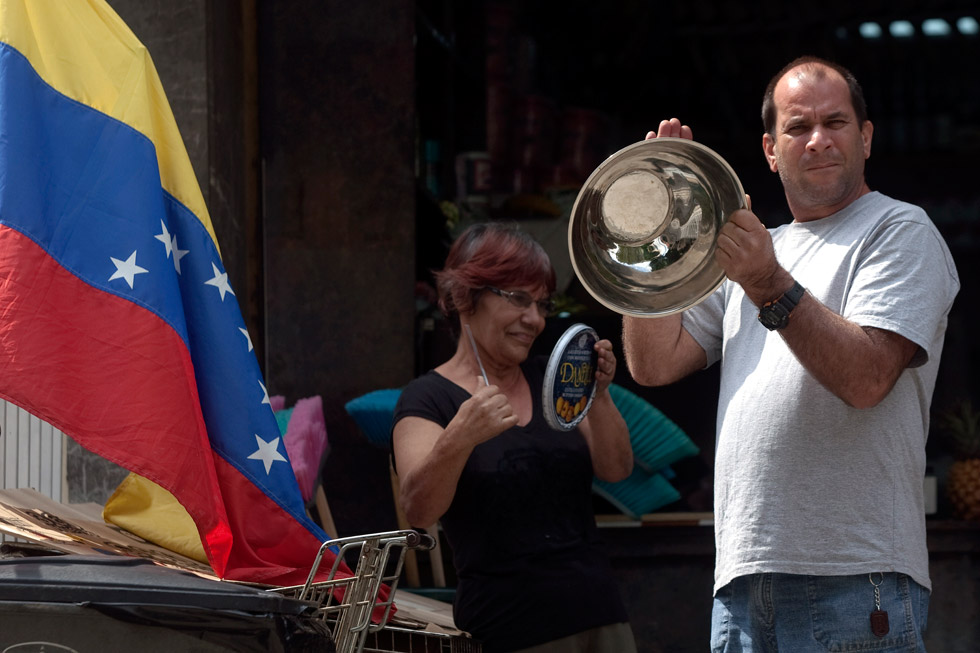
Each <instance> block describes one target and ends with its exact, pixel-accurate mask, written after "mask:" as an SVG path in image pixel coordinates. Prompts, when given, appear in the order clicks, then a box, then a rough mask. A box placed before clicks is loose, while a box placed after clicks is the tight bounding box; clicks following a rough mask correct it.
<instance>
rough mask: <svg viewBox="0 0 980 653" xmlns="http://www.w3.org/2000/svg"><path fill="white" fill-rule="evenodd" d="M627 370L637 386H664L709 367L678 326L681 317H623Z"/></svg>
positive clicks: (701, 352)
mask: <svg viewBox="0 0 980 653" xmlns="http://www.w3.org/2000/svg"><path fill="white" fill-rule="evenodd" d="M623 353H624V355H625V357H626V366H627V368H628V369H629V371H630V374H631V375H632V377H633V379H634V380H635V381H636V382H637V383H639V384H640V385H666V384H668V383H673V382H674V381H678V380H680V379H682V378H684V377H685V376H687V375H688V374H691V373H692V372H695V371H697V370H700V369H702V368H704V367H705V365H707V364H708V357H707V354H705V352H704V350H703V349H702V348H701V346H700V345H699V344H698V343H697V341H696V340H694V338H692V337H691V334H689V333H688V332H687V331H686V330H685V329H684V327H683V326H682V325H681V316H680V315H679V314H676V315H668V316H665V317H657V318H640V317H631V316H629V315H624V316H623Z"/></svg>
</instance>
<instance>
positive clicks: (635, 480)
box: [592, 467, 681, 519]
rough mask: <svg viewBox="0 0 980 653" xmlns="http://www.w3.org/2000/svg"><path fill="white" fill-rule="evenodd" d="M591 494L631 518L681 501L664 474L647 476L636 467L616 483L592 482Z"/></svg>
mask: <svg viewBox="0 0 980 653" xmlns="http://www.w3.org/2000/svg"><path fill="white" fill-rule="evenodd" d="M592 491H593V492H595V493H596V494H598V495H599V496H601V497H602V498H604V499H605V500H606V501H608V502H609V503H611V504H612V505H614V506H616V508H617V509H618V510H619V511H620V512H622V513H623V514H624V515H628V516H630V517H632V518H633V519H640V517H641V516H642V515H645V514H646V513H649V512H653V511H654V510H656V509H657V508H660V507H662V506H665V505H667V504H668V503H673V502H675V501H679V500H680V498H681V495H680V492H678V491H677V490H676V489H674V486H673V485H671V484H670V483H669V482H668V481H667V479H666V478H664V477H663V475H661V474H657V473H654V474H648V473H647V472H645V471H643V470H642V469H639V468H636V467H634V468H633V473H632V474H630V475H629V476H628V477H626V478H625V479H623V480H622V481H619V482H618V483H609V482H607V481H602V480H599V479H598V478H596V479H593V481H592Z"/></svg>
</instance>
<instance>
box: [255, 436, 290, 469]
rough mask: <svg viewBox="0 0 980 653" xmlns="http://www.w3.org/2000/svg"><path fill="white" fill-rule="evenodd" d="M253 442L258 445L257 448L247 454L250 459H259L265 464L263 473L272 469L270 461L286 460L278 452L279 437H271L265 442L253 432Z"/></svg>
mask: <svg viewBox="0 0 980 653" xmlns="http://www.w3.org/2000/svg"><path fill="white" fill-rule="evenodd" d="M255 442H256V443H257V444H258V445H259V448H258V450H257V451H256V452H255V453H253V454H252V455H250V456H249V459H250V460H261V461H262V462H263V463H264V464H265V473H266V475H268V474H269V471H270V470H271V469H272V463H274V462H276V461H277V460H278V461H279V462H283V463H284V462H288V461H287V460H286V459H285V458H284V457H283V455H282V454H281V453H279V438H272V440H270V441H269V442H266V441H265V440H263V439H262V438H260V437H259V435H258V434H257V433H256V434H255Z"/></svg>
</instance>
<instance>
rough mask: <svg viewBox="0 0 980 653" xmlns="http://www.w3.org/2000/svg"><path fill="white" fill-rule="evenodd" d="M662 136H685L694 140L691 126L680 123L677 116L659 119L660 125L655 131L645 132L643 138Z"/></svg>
mask: <svg viewBox="0 0 980 653" xmlns="http://www.w3.org/2000/svg"><path fill="white" fill-rule="evenodd" d="M664 136H669V137H671V138H686V139H688V140H692V141H693V140H694V133H693V132H692V131H691V128H690V127H688V126H687V125H682V124H681V121H680V120H678V119H677V118H671V119H670V120H661V121H660V127H658V128H657V131H656V132H652V131H650V132H647V137H646V138H645V139H644V140H650V139H651V138H657V137H664Z"/></svg>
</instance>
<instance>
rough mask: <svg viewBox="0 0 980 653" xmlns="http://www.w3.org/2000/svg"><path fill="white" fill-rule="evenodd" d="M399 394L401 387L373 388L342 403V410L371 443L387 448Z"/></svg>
mask: <svg viewBox="0 0 980 653" xmlns="http://www.w3.org/2000/svg"><path fill="white" fill-rule="evenodd" d="M401 394H402V391H401V388H390V389H384V390H374V391H373V392H369V393H367V394H364V395H361V396H360V397H357V398H355V399H351V400H350V401H348V402H347V403H346V404H344V410H346V411H347V414H348V415H350V416H351V417H352V418H353V419H354V421H355V422H357V425H358V426H359V427H361V431H363V432H364V435H365V436H367V439H368V440H369V441H370V442H371V444H374V445H377V446H379V447H384V448H385V449H387V448H388V447H389V443H390V440H391V418H392V417H393V416H394V414H395V404H397V403H398V398H399V397H400V396H401Z"/></svg>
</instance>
